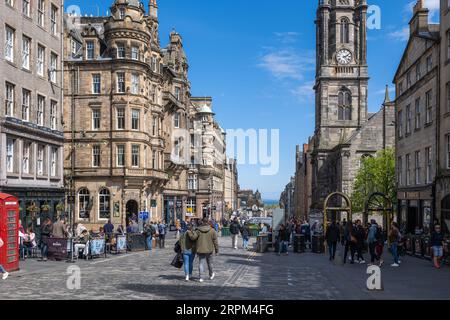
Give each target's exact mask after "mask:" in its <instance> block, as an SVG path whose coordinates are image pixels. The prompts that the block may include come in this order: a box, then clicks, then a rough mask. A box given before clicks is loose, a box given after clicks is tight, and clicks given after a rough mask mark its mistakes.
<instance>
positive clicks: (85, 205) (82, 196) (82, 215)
mask: <svg viewBox="0 0 450 320" xmlns="http://www.w3.org/2000/svg"><path fill="white" fill-rule="evenodd" d="M89 211H90V194H89V190H88V189H86V188H83V189H80V191H78V218H79V219H89Z"/></svg>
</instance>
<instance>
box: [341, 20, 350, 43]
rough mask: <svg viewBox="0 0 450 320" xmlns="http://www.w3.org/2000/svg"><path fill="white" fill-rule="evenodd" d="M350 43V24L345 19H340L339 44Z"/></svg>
mask: <svg viewBox="0 0 450 320" xmlns="http://www.w3.org/2000/svg"><path fill="white" fill-rule="evenodd" d="M349 42H350V22H349V20H348V19H347V18H342V19H341V43H349Z"/></svg>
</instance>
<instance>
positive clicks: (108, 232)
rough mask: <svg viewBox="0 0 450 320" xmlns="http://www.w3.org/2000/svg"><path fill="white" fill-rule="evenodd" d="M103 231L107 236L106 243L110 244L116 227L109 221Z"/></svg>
mask: <svg viewBox="0 0 450 320" xmlns="http://www.w3.org/2000/svg"><path fill="white" fill-rule="evenodd" d="M103 231H104V232H105V235H106V242H110V241H111V238H112V236H113V233H114V225H113V224H112V223H111V219H108V222H107V223H105V225H104V226H103Z"/></svg>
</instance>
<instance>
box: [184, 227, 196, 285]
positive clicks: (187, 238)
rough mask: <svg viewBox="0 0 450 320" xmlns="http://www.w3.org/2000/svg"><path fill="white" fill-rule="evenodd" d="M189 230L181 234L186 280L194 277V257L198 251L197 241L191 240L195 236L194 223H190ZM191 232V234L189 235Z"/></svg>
mask: <svg viewBox="0 0 450 320" xmlns="http://www.w3.org/2000/svg"><path fill="white" fill-rule="evenodd" d="M186 227H187V231H186V232H184V233H183V234H182V235H181V238H180V247H181V253H182V254H183V262H184V275H185V276H186V281H189V279H191V278H192V272H193V270H194V259H195V255H196V253H197V250H196V241H193V240H191V237H192V238H195V237H194V234H193V233H192V232H193V226H192V224H188V225H187V226H186ZM189 234H190V235H189Z"/></svg>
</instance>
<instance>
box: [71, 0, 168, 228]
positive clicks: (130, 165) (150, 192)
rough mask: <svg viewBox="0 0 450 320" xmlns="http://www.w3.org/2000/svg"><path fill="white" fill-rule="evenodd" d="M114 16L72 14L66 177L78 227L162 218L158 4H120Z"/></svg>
mask: <svg viewBox="0 0 450 320" xmlns="http://www.w3.org/2000/svg"><path fill="white" fill-rule="evenodd" d="M110 11H111V15H110V16H109V17H77V16H66V28H65V41H64V48H65V50H64V52H65V53H64V69H65V77H64V88H65V89H64V90H65V92H64V93H65V94H64V135H65V142H66V143H65V165H64V167H65V173H66V176H67V179H68V186H69V188H70V193H71V194H72V195H74V196H75V205H74V208H73V209H74V216H75V220H76V221H78V222H83V223H86V224H94V225H95V224H96V225H103V224H104V223H105V222H106V221H107V219H111V220H112V221H113V223H115V224H122V225H126V224H127V223H128V221H129V219H134V220H137V216H138V214H139V212H140V211H147V212H149V213H150V217H151V218H152V219H160V218H161V217H162V212H163V198H162V197H163V195H162V192H161V190H162V187H163V186H164V185H165V184H166V183H167V181H168V179H169V177H168V175H167V173H166V172H165V171H164V151H165V147H166V145H165V143H166V139H165V138H166V137H167V135H169V134H170V133H169V132H167V131H166V130H168V129H167V128H165V127H164V126H163V125H162V124H163V119H164V113H165V110H164V107H165V104H168V103H167V101H166V99H164V97H165V96H167V93H166V91H164V92H163V90H168V87H167V84H166V82H167V80H166V79H167V78H171V76H172V75H168V74H170V70H168V69H167V68H166V67H165V66H164V64H163V60H162V53H161V49H160V44H159V35H158V17H157V7H156V2H155V1H154V0H153V1H151V2H150V4H149V15H146V12H145V8H144V7H143V5H142V3H140V2H139V1H137V0H116V1H115V2H114V4H113V5H112V7H111V9H110Z"/></svg>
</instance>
